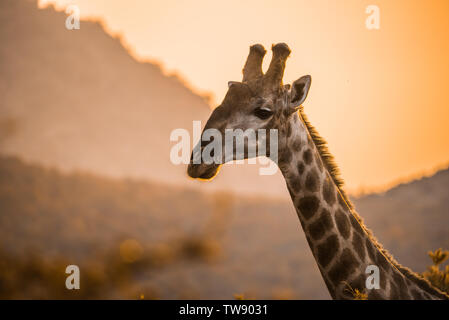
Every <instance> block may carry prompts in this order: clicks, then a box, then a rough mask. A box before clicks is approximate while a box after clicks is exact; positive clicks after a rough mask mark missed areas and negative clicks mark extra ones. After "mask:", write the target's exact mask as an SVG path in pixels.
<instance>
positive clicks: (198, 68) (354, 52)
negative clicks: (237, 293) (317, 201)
mask: <svg viewBox="0 0 449 320" xmlns="http://www.w3.org/2000/svg"><path fill="white" fill-rule="evenodd" d="M48 3H56V4H57V8H58V9H60V10H62V9H63V8H64V6H66V5H67V4H76V5H78V6H79V8H80V11H81V16H82V17H83V18H93V19H100V20H102V21H103V23H104V25H105V28H106V30H107V31H108V32H109V33H112V34H120V35H121V37H122V39H123V41H124V43H125V44H126V46H127V48H129V50H131V54H132V55H133V56H135V57H136V58H138V59H149V60H151V61H157V62H159V63H160V64H161V65H162V66H163V68H164V70H166V72H167V73H177V74H179V75H180V76H181V77H182V78H183V79H185V81H187V82H188V83H189V86H190V87H192V88H194V89H195V90H196V91H197V92H200V93H207V92H210V93H212V94H213V97H214V98H213V103H212V107H215V106H216V105H218V104H219V103H220V101H221V100H222V98H223V96H224V94H225V92H226V90H227V82H228V81H230V80H237V81H240V80H241V70H242V67H243V64H244V62H245V59H246V55H247V53H248V47H249V46H250V45H251V44H255V43H261V44H263V45H264V46H265V48H267V49H268V48H269V47H270V46H271V44H272V43H277V42H286V43H288V45H289V46H290V48H291V49H292V54H291V56H290V58H289V60H288V62H287V68H286V72H285V76H284V82H285V83H291V82H292V81H294V80H296V79H297V78H299V77H300V76H302V75H305V74H310V75H312V78H313V82H312V87H311V90H310V93H309V97H308V100H307V101H306V103H305V106H304V107H305V112H306V113H307V115H308V116H309V119H310V121H311V122H312V123H313V125H314V126H315V127H316V128H317V129H318V130H319V132H320V134H321V135H322V136H323V137H325V138H326V140H327V141H328V143H329V148H330V150H331V152H332V153H333V154H334V156H335V158H336V161H337V163H338V164H339V166H340V168H341V171H342V176H343V178H344V179H345V181H346V184H347V186H348V190H349V191H352V192H355V191H357V190H359V189H360V188H367V189H377V188H384V187H385V186H389V185H391V184H392V183H395V182H397V181H400V180H403V179H407V178H408V177H411V176H413V177H416V176H417V175H420V174H423V173H428V172H432V171H433V170H435V169H437V168H441V167H443V166H445V165H447V164H448V161H449V148H448V147H447V141H448V139H449V130H448V127H447V125H448V119H449V95H448V93H447V89H448V86H449V79H448V75H449V60H448V57H449V41H448V34H449V19H448V18H447V13H448V12H449V2H448V1H447V0H441V1H437V0H432V1H428V2H418V1H387V0H379V1H376V5H377V6H378V7H379V8H380V29H379V30H368V29H367V28H366V27H365V20H366V18H367V16H368V15H367V14H366V13H365V9H366V7H367V6H368V5H370V4H371V2H369V1H356V0H347V1H324V0H320V1H313V2H312V1H287V0H276V1H274V0H270V1H265V2H264V5H261V4H260V1H244V2H242V1H226V2H219V1H208V0H201V1H194V2H192V1H173V0H170V1H163V2H161V1H145V0H140V1H139V0H130V1H112V0H70V1H69V0H67V1H66V0H50V1H40V4H41V6H44V5H45V4H48ZM81 29H82V22H81ZM270 58H271V53H270V52H269V53H268V54H267V56H266V58H265V62H264V67H265V68H267V65H268V63H269V61H270ZM192 120H195V119H192ZM187 129H189V128H187ZM167 141H168V137H167Z"/></svg>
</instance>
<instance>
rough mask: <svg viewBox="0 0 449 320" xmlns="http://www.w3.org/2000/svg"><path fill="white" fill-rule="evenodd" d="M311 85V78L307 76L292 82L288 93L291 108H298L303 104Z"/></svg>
mask: <svg viewBox="0 0 449 320" xmlns="http://www.w3.org/2000/svg"><path fill="white" fill-rule="evenodd" d="M311 83H312V77H311V76H309V75H307V76H302V77H301V78H299V79H298V80H296V81H295V82H293V85H292V90H291V92H290V103H291V107H294V108H295V107H299V106H300V105H301V104H302V103H303V102H304V100H306V98H307V94H308V93H309V89H310V85H311Z"/></svg>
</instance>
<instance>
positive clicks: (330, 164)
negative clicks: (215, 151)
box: [187, 43, 449, 299]
mask: <svg viewBox="0 0 449 320" xmlns="http://www.w3.org/2000/svg"><path fill="white" fill-rule="evenodd" d="M272 51H273V56H272V60H271V62H270V65H269V68H268V70H267V72H266V73H265V74H264V73H263V71H262V61H263V57H264V56H265V53H266V50H265V49H264V47H263V46H262V45H260V44H256V45H253V46H251V47H250V52H249V55H248V58H247V61H246V63H245V66H244V68H243V80H242V82H236V81H232V82H230V84H229V89H228V92H227V94H226V96H225V98H224V99H223V102H222V103H221V104H220V105H219V106H218V107H217V108H216V109H214V111H213V112H212V114H211V116H210V118H209V120H208V121H207V123H206V125H205V127H204V130H208V129H215V130H217V131H218V132H220V133H221V134H222V135H224V132H225V130H227V129H233V130H235V129H241V130H243V131H245V130H247V129H253V130H256V131H257V130H259V129H266V130H271V129H275V130H277V132H278V144H277V148H278V150H277V152H278V166H279V168H280V170H281V172H282V174H283V176H284V178H285V181H286V184H287V189H288V191H289V193H290V196H291V199H292V201H293V205H294V207H295V209H296V212H297V214H298V217H299V221H300V223H301V225H302V228H303V230H304V232H305V235H306V239H307V241H308V243H309V246H310V249H311V250H312V253H313V256H314V258H315V260H316V262H317V265H318V268H319V270H320V272H321V275H322V277H323V279H324V282H325V284H326V286H327V288H328V290H329V293H330V295H331V296H332V298H334V299H353V298H354V297H353V295H352V293H351V292H355V291H354V290H357V292H362V293H365V294H366V295H367V297H368V299H449V296H448V295H446V294H445V293H443V292H441V291H440V290H438V289H437V288H435V287H433V286H432V285H431V284H430V283H429V282H428V281H427V280H424V279H423V278H421V277H420V276H419V275H417V274H416V273H414V272H412V271H410V270H409V269H407V268H405V267H403V266H401V265H400V264H399V263H398V262H396V260H395V259H394V258H393V257H392V256H391V255H390V254H389V253H388V252H387V251H386V250H385V249H383V247H382V246H381V244H379V243H378V242H377V240H376V239H375V238H374V236H373V235H372V233H371V232H370V231H369V230H368V229H367V228H366V227H365V226H364V224H363V223H362V220H361V218H360V217H359V216H358V214H357V213H356V212H355V210H354V208H353V206H352V204H351V202H350V201H349V199H348V197H347V196H346V194H345V192H344V190H343V188H342V180H341V179H340V177H339V171H338V168H337V166H336V165H335V163H334V161H333V158H332V156H331V154H330V153H329V151H328V149H327V146H326V142H325V141H324V139H322V138H321V137H320V136H319V134H318V133H317V131H316V130H315V129H314V128H313V126H312V125H311V124H310V123H309V121H308V120H307V117H306V115H305V113H304V110H303V107H302V103H303V102H304V101H305V99H306V98H307V95H308V92H309V89H310V86H311V77H310V76H308V75H307V76H302V77H300V78H299V79H298V80H296V81H295V82H293V83H292V85H291V86H290V85H284V84H283V83H282V77H283V74H284V69H285V64H286V61H287V58H288V57H289V55H290V53H291V51H290V48H289V47H288V46H287V45H286V44H285V43H279V44H276V45H273V46H272ZM203 132H204V131H203ZM257 139H266V137H265V138H264V137H262V136H261V137H257ZM260 142H261V141H258V143H260ZM263 143H264V145H266V146H267V150H269V149H270V146H269V144H270V143H269V140H266V141H263ZM204 147H205V145H204V144H202V142H201V141H200V143H199V145H198V146H197V148H198V150H201V149H202V148H204ZM222 148H224V144H223V145H222ZM247 148H248V146H247V145H246V144H245V150H246V149H247ZM223 150H224V149H223ZM231 152H233V153H235V150H227V151H226V150H225V152H222V156H223V157H226V156H227V158H226V159H232V157H234V155H232V154H230V153H231ZM226 153H228V154H226ZM244 156H245V157H247V156H248V154H246V153H245V154H244ZM191 159H193V153H192V157H191ZM219 167H220V166H219V165H217V164H216V163H204V162H201V163H193V161H191V162H190V164H189V166H188V169H187V172H188V174H189V176H190V177H192V178H198V179H211V178H213V177H215V175H216V174H217V173H218V170H219ZM368 266H377V267H378V269H379V285H378V286H374V287H373V288H370V289H369V288H367V286H366V279H367V276H369V275H367V274H366V272H365V271H366V270H367V267H368ZM348 287H349V288H351V290H352V291H351V290H348Z"/></svg>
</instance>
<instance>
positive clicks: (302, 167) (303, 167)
mask: <svg viewBox="0 0 449 320" xmlns="http://www.w3.org/2000/svg"><path fill="white" fill-rule="evenodd" d="M305 168H306V167H305V166H304V163H302V162H299V163H298V174H299V175H302V174H303V173H304V170H305Z"/></svg>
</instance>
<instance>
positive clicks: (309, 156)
mask: <svg viewBox="0 0 449 320" xmlns="http://www.w3.org/2000/svg"><path fill="white" fill-rule="evenodd" d="M302 157H303V159H304V163H305V164H307V165H309V164H311V163H312V160H313V157H312V151H311V150H310V149H307V150H305V151H304V153H303V155H302Z"/></svg>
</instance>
